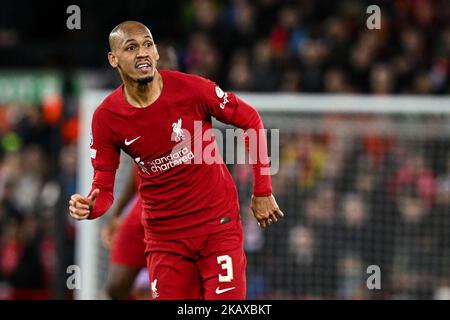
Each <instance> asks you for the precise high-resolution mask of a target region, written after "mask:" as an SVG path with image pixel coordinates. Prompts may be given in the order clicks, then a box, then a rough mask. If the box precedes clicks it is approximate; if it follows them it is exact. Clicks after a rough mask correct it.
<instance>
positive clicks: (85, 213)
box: [69, 189, 100, 220]
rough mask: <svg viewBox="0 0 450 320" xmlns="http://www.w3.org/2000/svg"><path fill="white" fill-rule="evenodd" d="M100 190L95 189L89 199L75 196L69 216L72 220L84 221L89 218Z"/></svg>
mask: <svg viewBox="0 0 450 320" xmlns="http://www.w3.org/2000/svg"><path fill="white" fill-rule="evenodd" d="M99 192H100V190H99V189H95V190H94V191H92V193H91V194H90V195H89V196H88V197H83V196H82V195H79V194H73V195H72V196H71V197H70V201H69V214H70V216H71V217H72V218H74V219H77V220H84V219H87V217H89V214H90V213H91V210H92V208H93V207H94V204H95V200H96V199H97V196H98V193H99Z"/></svg>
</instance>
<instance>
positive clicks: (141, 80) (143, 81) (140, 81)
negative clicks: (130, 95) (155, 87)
mask: <svg viewBox="0 0 450 320" xmlns="http://www.w3.org/2000/svg"><path fill="white" fill-rule="evenodd" d="M153 78H154V76H147V77H144V78H138V79H136V82H137V83H138V84H140V85H145V84H148V83H149V82H152V81H153Z"/></svg>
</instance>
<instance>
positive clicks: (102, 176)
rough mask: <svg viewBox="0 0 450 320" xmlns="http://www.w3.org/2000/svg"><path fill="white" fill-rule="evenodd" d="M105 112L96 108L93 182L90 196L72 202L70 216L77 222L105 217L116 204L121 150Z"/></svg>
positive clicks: (92, 146)
mask: <svg viewBox="0 0 450 320" xmlns="http://www.w3.org/2000/svg"><path fill="white" fill-rule="evenodd" d="M105 116H106V114H104V110H102V108H100V107H99V108H97V110H96V111H95V112H94V115H93V117H92V127H91V130H92V131H91V143H90V153H91V162H92V166H93V167H94V180H93V182H92V187H91V191H90V192H89V194H88V196H86V197H85V196H82V195H80V194H74V195H72V196H71V198H70V201H69V212H70V215H71V216H72V217H73V218H75V219H77V220H84V219H95V218H98V217H100V216H102V215H103V214H104V213H105V212H106V211H107V210H108V209H109V208H110V207H111V205H112V203H113V201H114V194H113V191H114V180H115V176H116V170H117V168H118V167H119V159H120V149H119V148H118V146H117V145H116V144H115V143H114V131H112V130H111V128H110V127H109V126H108V123H107V118H106V117H105Z"/></svg>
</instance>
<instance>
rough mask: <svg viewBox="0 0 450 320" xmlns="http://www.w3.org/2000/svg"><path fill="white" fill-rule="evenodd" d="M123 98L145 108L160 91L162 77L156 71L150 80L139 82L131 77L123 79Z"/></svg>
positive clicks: (153, 100)
mask: <svg viewBox="0 0 450 320" xmlns="http://www.w3.org/2000/svg"><path fill="white" fill-rule="evenodd" d="M123 83H124V94H125V99H126V100H127V101H128V103H129V104H131V105H132V106H133V107H136V108H145V107H147V106H149V105H150V104H152V103H153V102H155V101H156V99H158V97H159V96H160V95H161V91H162V86H163V82H162V77H161V74H160V73H159V72H158V71H155V76H154V78H153V80H152V81H150V82H148V83H146V84H141V83H138V82H137V81H134V80H131V79H123Z"/></svg>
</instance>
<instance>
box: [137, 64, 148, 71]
mask: <svg viewBox="0 0 450 320" xmlns="http://www.w3.org/2000/svg"><path fill="white" fill-rule="evenodd" d="M136 69H138V70H139V71H142V72H146V71H149V70H150V69H151V65H150V63H147V62H143V63H139V64H137V65H136Z"/></svg>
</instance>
